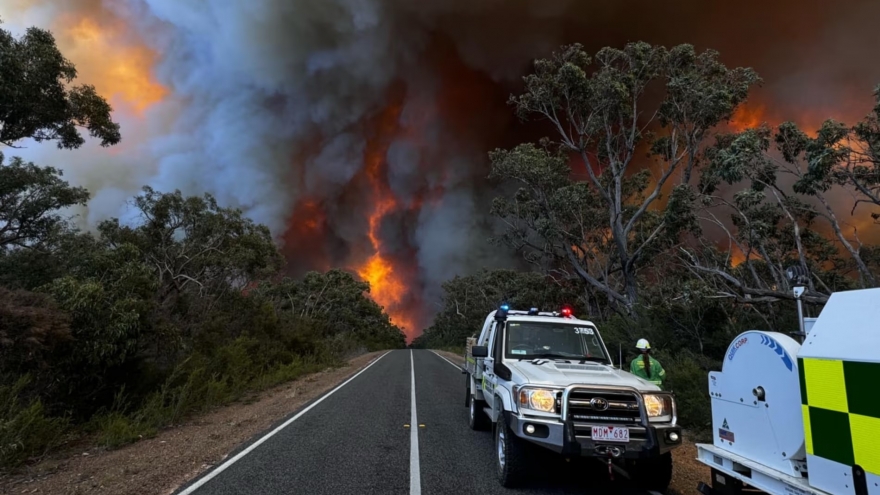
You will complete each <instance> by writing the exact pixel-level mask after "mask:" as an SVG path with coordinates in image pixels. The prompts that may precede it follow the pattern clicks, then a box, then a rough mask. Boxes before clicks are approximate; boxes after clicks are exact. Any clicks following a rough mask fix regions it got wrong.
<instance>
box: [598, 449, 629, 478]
mask: <svg viewBox="0 0 880 495" xmlns="http://www.w3.org/2000/svg"><path fill="white" fill-rule="evenodd" d="M596 454H598V455H601V456H606V457H605V463H606V464H607V465H608V479H609V480H610V481H614V464H613V463H612V459H615V458H617V457H620V456H621V454H623V449H621V448H620V447H608V446H606V445H599V446H598V447H596Z"/></svg>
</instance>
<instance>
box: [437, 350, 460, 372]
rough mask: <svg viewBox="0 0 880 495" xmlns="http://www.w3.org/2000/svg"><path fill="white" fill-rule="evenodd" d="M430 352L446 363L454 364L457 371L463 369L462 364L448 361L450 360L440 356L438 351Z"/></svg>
mask: <svg viewBox="0 0 880 495" xmlns="http://www.w3.org/2000/svg"><path fill="white" fill-rule="evenodd" d="M431 352H433V353H434V354H436V355H437V357H438V358H440V359H442V360H444V361H446V362H447V363H449V364H451V365H453V366H455V369H457V370H458V371H461V370H463V369H464V367H463V366H459V365H457V364H455V363H453V362H452V361H450V360H448V359H446V358H445V357H443V356H441V355H440V353H438V352H435V351H431Z"/></svg>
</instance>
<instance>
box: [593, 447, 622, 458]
mask: <svg viewBox="0 0 880 495" xmlns="http://www.w3.org/2000/svg"><path fill="white" fill-rule="evenodd" d="M623 452H624V451H623V449H622V448H620V447H617V446H611V447H609V446H607V445H599V446H598V447H596V454H598V455H600V456H604V455H608V457H609V458H611V457H613V458H618V457H620V456H621V455H623Z"/></svg>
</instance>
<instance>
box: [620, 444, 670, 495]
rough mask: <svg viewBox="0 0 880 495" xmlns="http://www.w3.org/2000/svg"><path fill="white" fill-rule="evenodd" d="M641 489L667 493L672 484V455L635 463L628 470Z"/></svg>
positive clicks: (666, 454) (668, 453) (668, 454)
mask: <svg viewBox="0 0 880 495" xmlns="http://www.w3.org/2000/svg"><path fill="white" fill-rule="evenodd" d="M627 471H628V472H629V475H630V479H632V480H634V481H635V483H636V484H637V485H638V486H639V488H641V489H643V490H648V491H657V492H660V493H666V490H667V489H668V488H669V484H670V483H672V453H671V452H667V453H665V454H662V455H660V456H658V457H652V458H650V459H639V460H638V461H634V462H633V464H632V465H631V466H629V469H628V470H627Z"/></svg>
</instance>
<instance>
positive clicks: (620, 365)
mask: <svg viewBox="0 0 880 495" xmlns="http://www.w3.org/2000/svg"><path fill="white" fill-rule="evenodd" d="M617 352H618V353H619V355H620V357H619V359H620V360H619V361H618V362H617V369H619V370H622V369H623V344H621V343H620V342H618V343H617Z"/></svg>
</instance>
